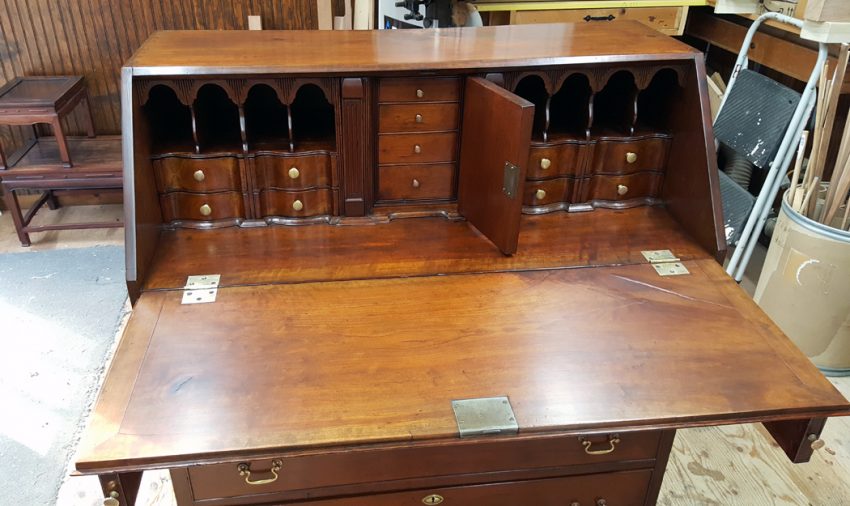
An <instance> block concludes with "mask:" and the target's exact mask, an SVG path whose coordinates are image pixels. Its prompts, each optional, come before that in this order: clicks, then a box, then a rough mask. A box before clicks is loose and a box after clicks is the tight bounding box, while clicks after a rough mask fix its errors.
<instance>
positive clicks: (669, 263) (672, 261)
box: [641, 249, 690, 276]
mask: <svg viewBox="0 0 850 506" xmlns="http://www.w3.org/2000/svg"><path fill="white" fill-rule="evenodd" d="M641 254H642V255H643V257H644V258H645V259H646V260H647V261H648V262H649V263H650V264H652V268H653V269H655V272H657V273H658V275H659V276H681V275H683V274H690V272H689V271H688V269H687V267H685V266H684V265H683V264H682V261H681V260H680V259H679V257H677V256H676V255H674V254H673V252H672V251H670V250H669V249H658V250H646V251H641Z"/></svg>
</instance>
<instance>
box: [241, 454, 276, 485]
mask: <svg viewBox="0 0 850 506" xmlns="http://www.w3.org/2000/svg"><path fill="white" fill-rule="evenodd" d="M281 467H283V462H281V461H280V460H273V461H272V467H271V469H269V470H268V471H255V472H263V473H271V475H272V477H271V478H265V479H262V480H252V479H251V466H250V465H248V464H246V463H244V462H243V463H241V464H239V465H238V466H236V470H237V471H239V476H242V477H244V478H245V483H247V484H248V485H268V484H269V483H274V482H276V481H277V478H278V474H277V473H278V471H280V468H281Z"/></svg>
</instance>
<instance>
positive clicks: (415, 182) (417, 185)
mask: <svg viewBox="0 0 850 506" xmlns="http://www.w3.org/2000/svg"><path fill="white" fill-rule="evenodd" d="M419 186H421V185H420V184H419V180H418V179H414V180H413V187H414V188H419Z"/></svg>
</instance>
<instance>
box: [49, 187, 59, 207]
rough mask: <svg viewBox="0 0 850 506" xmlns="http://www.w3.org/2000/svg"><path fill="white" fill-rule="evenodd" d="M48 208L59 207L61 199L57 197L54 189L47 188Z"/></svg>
mask: <svg viewBox="0 0 850 506" xmlns="http://www.w3.org/2000/svg"><path fill="white" fill-rule="evenodd" d="M47 208H48V209H50V210H51V211H55V210H57V209H59V200H57V199H56V195H54V194H53V190H47Z"/></svg>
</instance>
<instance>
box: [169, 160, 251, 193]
mask: <svg viewBox="0 0 850 506" xmlns="http://www.w3.org/2000/svg"><path fill="white" fill-rule="evenodd" d="M153 168H154V175H155V179H156V187H157V190H159V192H160V193H165V192H172V191H176V192H179V191H186V192H213V191H225V190H232V191H237V192H238V191H242V178H241V176H240V175H239V160H238V159H236V158H234V157H229V156H228V157H221V158H178V157H168V158H158V159H156V160H153Z"/></svg>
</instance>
